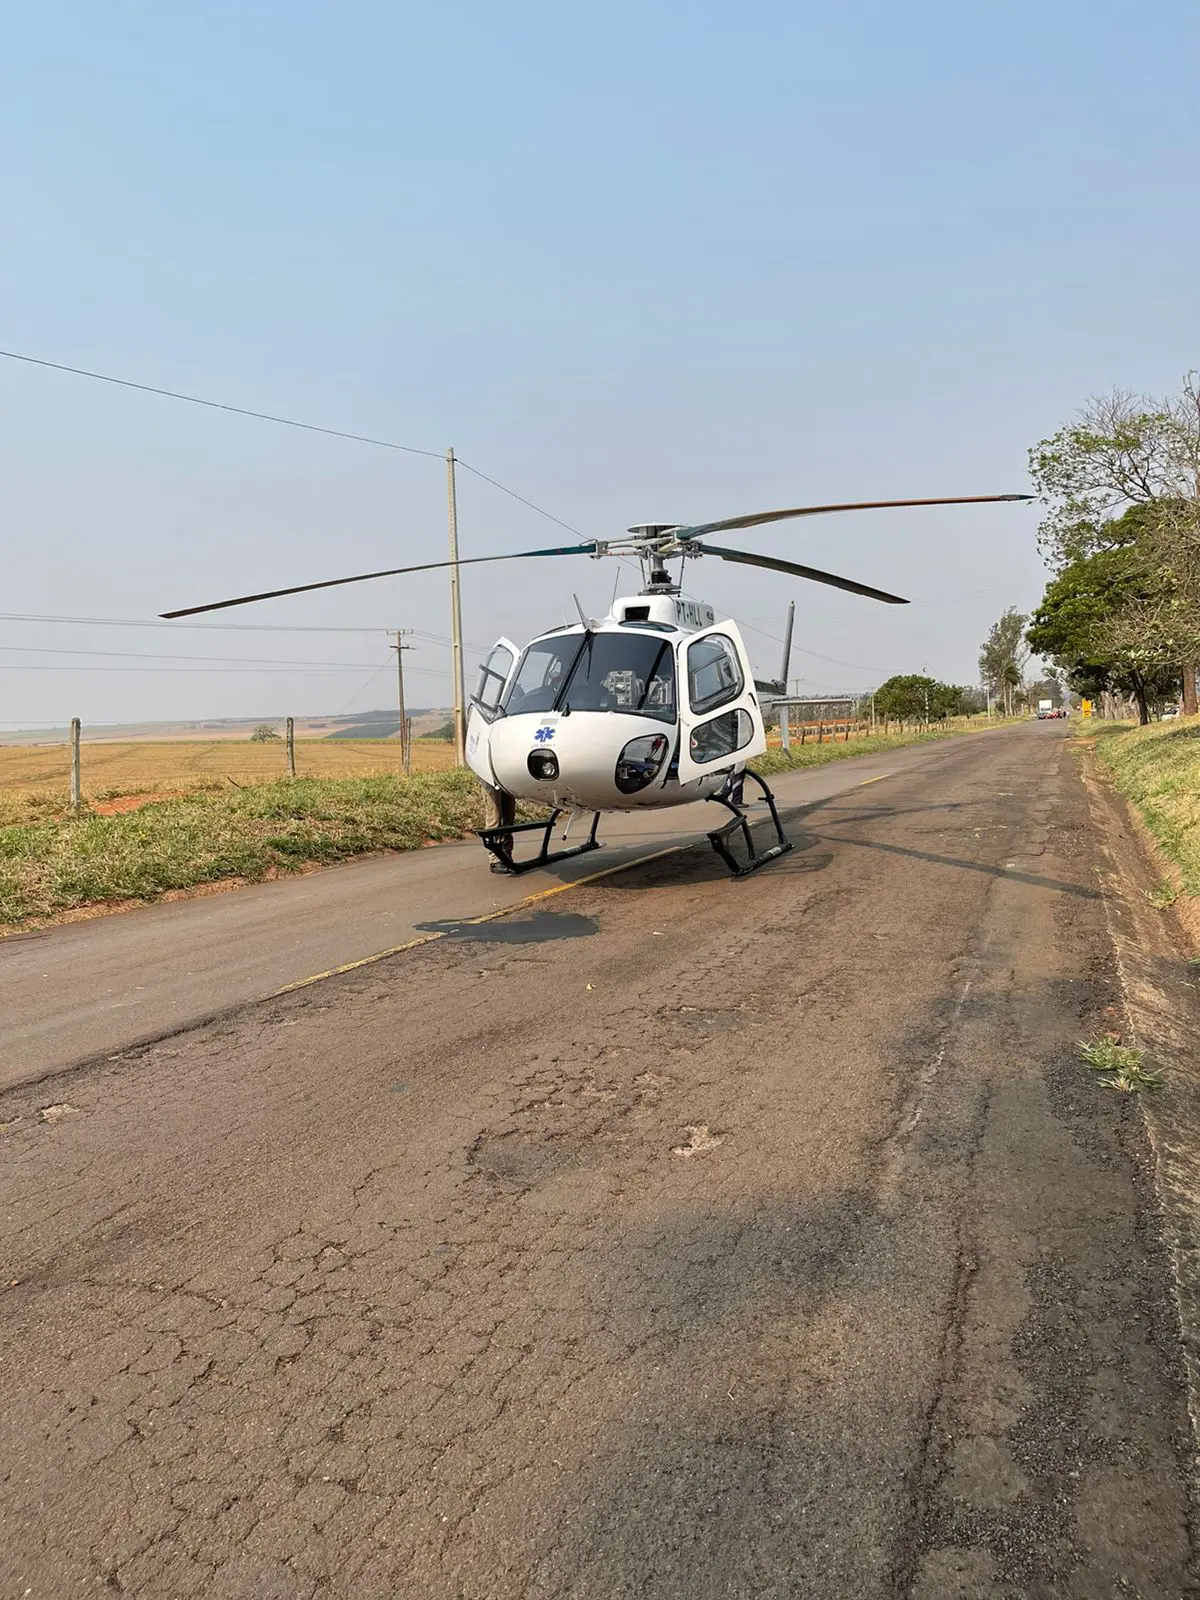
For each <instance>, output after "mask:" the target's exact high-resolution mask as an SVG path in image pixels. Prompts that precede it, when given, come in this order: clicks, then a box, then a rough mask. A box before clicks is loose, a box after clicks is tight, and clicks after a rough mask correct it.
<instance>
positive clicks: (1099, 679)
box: [1026, 544, 1176, 723]
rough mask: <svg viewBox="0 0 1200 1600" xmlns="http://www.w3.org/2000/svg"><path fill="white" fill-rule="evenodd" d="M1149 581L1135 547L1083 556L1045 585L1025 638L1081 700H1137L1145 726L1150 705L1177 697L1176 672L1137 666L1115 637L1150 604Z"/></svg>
mask: <svg viewBox="0 0 1200 1600" xmlns="http://www.w3.org/2000/svg"><path fill="white" fill-rule="evenodd" d="M1148 581H1150V580H1148V579H1147V574H1146V570H1145V567H1144V565H1143V563H1142V560H1141V557H1140V554H1139V552H1138V550H1137V548H1136V547H1135V546H1133V545H1131V544H1114V545H1112V546H1111V547H1110V548H1108V549H1104V550H1098V551H1096V552H1095V553H1094V554H1092V555H1085V556H1078V557H1076V558H1075V559H1074V560H1073V561H1070V562H1068V563H1067V565H1066V566H1064V567H1063V568H1062V570H1061V571H1060V572H1059V573H1058V575H1057V577H1055V578H1053V579H1052V580H1051V581H1050V583H1049V584H1048V585H1047V586H1046V593H1045V595H1044V596H1043V597H1042V603H1041V605H1039V606H1038V608H1037V610H1036V611H1035V612H1034V614H1033V616H1032V618H1031V619H1030V623H1029V629H1028V632H1027V634H1026V638H1027V640H1028V642H1029V645H1030V648H1031V649H1033V650H1035V651H1036V652H1037V653H1038V655H1040V656H1044V657H1047V658H1048V659H1051V660H1053V661H1054V662H1055V663H1056V664H1057V665H1058V667H1059V668H1060V669H1061V670H1062V672H1063V673H1064V674H1065V676H1066V680H1067V682H1068V684H1069V685H1070V686H1071V688H1072V689H1074V690H1075V691H1076V692H1077V693H1079V694H1082V695H1086V696H1087V697H1088V698H1089V699H1092V698H1095V697H1096V696H1098V695H1100V694H1103V693H1104V691H1105V690H1106V689H1109V690H1113V691H1115V692H1117V693H1119V694H1128V695H1132V696H1133V698H1134V700H1135V701H1136V702H1137V707H1138V715H1139V717H1140V719H1141V721H1142V722H1143V723H1145V722H1149V720H1150V701H1151V700H1152V699H1157V698H1159V697H1160V696H1161V695H1163V694H1164V693H1165V694H1169V693H1171V692H1172V687H1171V686H1173V685H1174V683H1175V682H1176V676H1175V673H1174V669H1173V668H1171V667H1169V666H1168V667H1164V666H1163V665H1162V664H1161V662H1160V661H1148V660H1142V661H1139V660H1138V659H1136V655H1135V653H1131V651H1130V650H1129V648H1128V647H1127V646H1125V645H1123V644H1122V643H1121V641H1120V640H1119V638H1117V637H1115V635H1114V619H1121V618H1124V617H1127V616H1129V615H1131V614H1134V613H1136V610H1137V608H1138V607H1139V606H1140V605H1142V604H1143V603H1144V602H1145V600H1146V594H1147V584H1148Z"/></svg>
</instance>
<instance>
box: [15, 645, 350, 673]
mask: <svg viewBox="0 0 1200 1600" xmlns="http://www.w3.org/2000/svg"><path fill="white" fill-rule="evenodd" d="M0 651H3V653H4V654H5V655H34V656H122V657H125V658H126V659H130V658H132V659H134V660H138V661H212V662H226V663H228V664H230V665H236V666H243V667H337V668H342V667H353V668H355V669H356V670H357V669H358V668H360V667H368V666H370V665H371V663H370V662H369V661H287V660H282V661H281V660H263V659H262V657H260V656H258V657H256V656H180V655H160V654H159V653H158V652H156V651H152V650H61V649H57V648H54V647H52V646H49V645H37V644H0Z"/></svg>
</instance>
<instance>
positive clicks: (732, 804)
mask: <svg viewBox="0 0 1200 1600" xmlns="http://www.w3.org/2000/svg"><path fill="white" fill-rule="evenodd" d="M747 778H753V779H754V781H755V783H756V784H757V785H758V787H759V788H760V789H761V790H762V797H763V799H764V800H765V801H766V802H767V810H768V811H769V812H770V813H771V821H772V823H773V824H774V826H775V839H776V842H775V843H774V844H773V845H772V846H771V847H770V849H769V850H762V851H759V850H756V849H755V847H754V836H753V834H751V832H750V822H749V819H748V818H747V816H746V811H745V807H744V806H743V803H742V786H743V784H744V783H745V781H746V779H747ZM709 799H710V800H712V801H714V802H715V803H716V804H717V805H719V806H724V807H725V808H726V810H728V811H732V812H733V816H732V818H731V819H730V820H729V821H728V822H727V823H725V824H724V826H723V827H720V828H714V829H713V830H712V832H711V833H710V834H709V836H708V842H709V843H710V844H711V845H712V847H713V849H714V850H715V851H716V852H717V854H718V855H719V856H720V858H721V860H722V861H723V862H724V863H725V865H726V866H727V867H728V868H729V870H730V872H731V873H732V874H733V876H734V877H735V878H745V877H748V876H749V875H750V873H752V872H757V871H758V869H759V868H760V867H765V866H766V864H767V862H768V861H774V860H776V859H777V857H779V856H783V855H786V854H787V853H788V851H789V850H790V849H791V848H792V841H791V840H790V839H789V838H788V837H787V835H786V834H785V833H784V831H783V823H782V822H781V821H780V820H779V808H778V807H777V806H776V804H775V796H774V795H773V794H772V793H771V791H770V789H769V788H768V787H767V785H766V782H765V781H764V780H763V779H762V778H760V777H759V775H758V773H757V772H751V770H750V768H749V767H747V768H746V769H745V770H744V771H743V772H739V773H734V774H731V776H730V778H729V781H728V783H727V784H726V785H725V788H724V789H723V790H722V791H721V793H720V794H714V795H710V796H709ZM739 829H740V831H741V836H742V838H743V840H744V841H745V845H746V863H745V865H744V866H743V865H742V864H741V863H740V862H739V861H738V859H737V857H736V856H735V855H734V854H733V852H732V850H730V848H729V844H728V840H729V838H730V836H731V835H732V834H735V833H737V832H738V831H739Z"/></svg>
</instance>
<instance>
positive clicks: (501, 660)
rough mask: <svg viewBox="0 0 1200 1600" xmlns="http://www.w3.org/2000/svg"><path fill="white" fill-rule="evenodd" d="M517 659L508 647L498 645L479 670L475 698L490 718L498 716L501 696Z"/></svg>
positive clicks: (476, 702)
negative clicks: (497, 711)
mask: <svg viewBox="0 0 1200 1600" xmlns="http://www.w3.org/2000/svg"><path fill="white" fill-rule="evenodd" d="M515 659H516V657H515V656H514V655H513V653H512V651H511V650H510V649H509V648H508V646H507V645H505V644H498V645H496V646H495V647H494V648H493V650H492V653H491V655H489V656H488V658H487V660H486V661H485V662H484V663H483V665H482V666H481V667H480V669H479V682H478V683H477V684H476V686H475V694H474V697H473V698H474V700H475V704H476V705H477V706H478V707H479V709H480V710H481V711H482V712H483V713H484V715H485V716H487V717H489V718H490V717H493V716H495V714H496V708H497V707H498V706H499V704H500V696H501V695H502V694H503V693H504V685H505V684H506V683H507V682H508V675H509V673H510V672H511V671H512V664H513V662H514V660H515Z"/></svg>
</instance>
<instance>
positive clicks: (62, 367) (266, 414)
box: [0, 350, 586, 539]
mask: <svg viewBox="0 0 1200 1600" xmlns="http://www.w3.org/2000/svg"><path fill="white" fill-rule="evenodd" d="M0 356H2V357H3V358H4V359H5V360H7V361H23V362H25V364H26V365H27V366H31V367H45V368H47V369H48V370H49V371H51V372H69V373H70V374H71V375H72V376H73V377H76V378H91V379H93V380H94V381H95V382H96V383H111V384H114V385H115V386H116V387H117V388H119V389H137V390H139V391H140V392H141V393H142V394H156V395H160V396H161V397H162V398H163V399H165V400H183V401H185V402H186V403H187V404H188V405H191V406H205V407H207V408H208V409H209V410H210V411H228V412H230V413H231V414H232V415H233V416H235V417H253V418H255V419H256V420H257V421H258V422H277V423H279V424H280V425H281V426H282V427H284V428H301V429H303V430H304V431H305V432H306V433H323V434H325V435H326V436H327V437H329V438H331V439H350V440H352V441H353V442H354V443H355V444H370V445H375V446H376V447H377V448H378V449H380V450H400V451H403V453H404V454H405V455H410V456H425V457H426V458H427V459H429V460H431V461H442V460H444V459H445V457H444V455H443V454H442V452H441V451H439V450H421V449H418V448H417V446H416V445H411V444H397V443H396V442H395V441H394V440H392V439H375V438H372V437H371V436H370V435H368V434H364V433H347V432H346V431H345V430H344V429H342V428H324V427H321V426H319V425H318V424H317V423H315V422H300V421H298V420H297V419H296V418H295V417H277V416H275V415H274V414H273V413H272V412H270V411H251V410H250V409H249V408H248V407H246V406H231V405H228V404H226V403H225V401H223V400H204V399H201V397H200V396H199V395H195V394H182V393H180V391H179V390H177V389H159V388H156V387H155V385H154V384H152V383H135V382H134V381H133V380H132V379H131V378H117V377H114V376H113V375H112V374H111V373H108V372H92V371H90V370H89V369H88V368H87V367H72V366H68V365H67V364H66V363H65V362H63V361H47V360H45V359H44V358H43V357H41V356H25V355H20V354H19V353H18V352H17V351H15V350H0ZM456 459H457V460H458V465H459V466H460V467H465V468H466V469H467V471H468V472H473V473H474V474H475V476H476V477H477V478H482V479H483V481H484V482H485V483H490V484H491V486H492V488H493V489H499V490H500V492H501V493H502V494H506V495H509V496H510V497H511V498H512V499H513V500H519V501H520V502H521V504H522V505H523V506H528V507H529V509H530V511H536V512H537V514H538V516H539V517H545V518H546V519H547V521H549V522H555V523H557V524H558V526H559V527H560V528H566V530H567V532H568V533H573V534H575V535H576V537H577V538H580V539H583V538H585V537H586V535H585V534H582V533H580V532H579V529H578V528H573V527H572V526H571V524H570V523H569V522H563V521H562V519H561V518H560V517H556V516H554V515H553V514H552V513H551V512H549V511H547V510H545V508H544V507H542V506H539V505H535V504H534V502H533V501H532V500H527V499H526V498H525V496H524V495H523V494H518V493H517V491H516V490H515V489H510V488H509V487H508V485H507V484H504V483H501V482H499V480H498V479H496V478H489V477H488V475H487V473H486V472H481V471H480V470H479V468H478V467H473V466H472V465H471V463H470V462H469V461H464V460H463V459H462V458H461V456H460V457H457V458H456Z"/></svg>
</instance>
